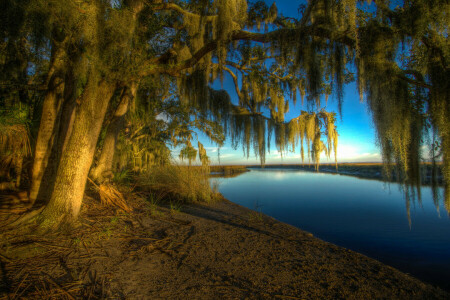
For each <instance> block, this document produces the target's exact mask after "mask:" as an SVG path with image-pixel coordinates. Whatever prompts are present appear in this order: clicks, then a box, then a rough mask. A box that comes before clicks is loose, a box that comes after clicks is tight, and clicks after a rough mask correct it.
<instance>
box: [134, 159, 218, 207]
mask: <svg viewBox="0 0 450 300" xmlns="http://www.w3.org/2000/svg"><path fill="white" fill-rule="evenodd" d="M208 175H209V172H208V170H206V169H204V168H191V167H187V166H179V165H167V166H157V167H153V168H152V169H150V170H149V171H148V172H147V174H144V175H141V177H140V178H139V183H138V186H139V188H141V189H142V190H144V191H149V192H151V193H154V194H155V195H156V197H157V198H159V199H165V200H167V201H168V202H173V203H194V202H206V203H210V202H213V201H214V200H216V199H217V196H218V193H217V186H214V187H211V184H210V182H209V176H208Z"/></svg>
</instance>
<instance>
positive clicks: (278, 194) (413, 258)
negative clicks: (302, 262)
mask: <svg viewBox="0 0 450 300" xmlns="http://www.w3.org/2000/svg"><path fill="white" fill-rule="evenodd" d="M219 183H220V186H219V190H220V192H221V193H222V194H223V195H224V196H225V198H227V199H229V200H230V201H233V202H235V203H238V204H240V205H243V206H245V207H248V208H251V209H254V210H258V211H261V212H263V213H265V214H267V215H269V216H272V217H274V218H276V219H278V220H280V221H283V222H285V223H288V224H291V225H294V226H297V227H299V228H301V229H303V230H306V231H309V232H311V233H313V234H314V236H316V237H318V238H320V239H323V240H325V241H328V242H331V243H334V244H337V245H339V246H343V247H346V248H349V249H352V250H354V251H357V252H360V253H363V254H365V255H367V256H370V257H373V258H375V259H377V260H379V261H382V262H384V263H386V264H389V265H391V266H394V267H396V268H398V269H400V270H402V271H403V272H406V273H410V274H412V275H414V276H415V277H418V278H420V279H422V280H424V281H428V282H431V283H434V284H438V285H440V286H441V287H443V288H446V289H450V284H449V281H450V219H449V217H448V215H447V212H446V211H445V208H444V205H443V203H439V207H438V208H437V207H436V206H435V204H434V202H433V200H432V197H431V190H430V188H428V187H423V190H422V201H421V203H418V202H417V201H416V202H415V203H411V204H410V216H411V226H410V224H409V221H408V215H407V209H406V202H405V198H404V196H403V192H402V191H400V190H399V187H398V185H397V184H390V185H387V184H385V183H383V182H380V181H376V180H365V179H358V178H354V177H349V176H339V175H332V174H321V173H311V172H305V171H299V170H286V169H270V170H261V169H253V170H252V171H251V172H248V173H245V174H243V175H240V176H238V177H235V178H226V179H220V180H219ZM441 192H442V191H441ZM441 202H442V201H441Z"/></svg>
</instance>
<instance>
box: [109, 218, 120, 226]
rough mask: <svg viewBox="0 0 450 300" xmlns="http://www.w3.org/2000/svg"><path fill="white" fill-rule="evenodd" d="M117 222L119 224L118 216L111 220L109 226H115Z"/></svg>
mask: <svg viewBox="0 0 450 300" xmlns="http://www.w3.org/2000/svg"><path fill="white" fill-rule="evenodd" d="M118 222H119V217H118V216H115V217H112V218H111V221H110V223H111V225H116V224H117V223H118Z"/></svg>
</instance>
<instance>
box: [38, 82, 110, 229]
mask: <svg viewBox="0 0 450 300" xmlns="http://www.w3.org/2000/svg"><path fill="white" fill-rule="evenodd" d="M93 77H94V78H93ZM95 77H96V76H95V75H93V74H91V76H90V78H89V81H88V84H87V86H86V87H85V90H84V92H83V94H82V96H81V99H80V100H81V101H80V105H79V107H78V108H77V111H76V115H75V119H74V123H73V128H72V133H71V135H70V138H69V140H68V142H67V145H66V148H65V149H64V151H63V152H62V155H61V160H60V164H59V167H58V171H57V176H56V180H55V184H54V188H53V192H52V195H51V197H50V201H49V203H48V205H47V206H46V207H45V209H44V210H43V212H42V213H41V216H40V217H41V219H42V221H43V222H42V226H44V227H55V226H58V225H59V224H60V223H61V222H65V221H67V222H71V221H73V220H75V219H76V218H77V216H78V214H79V212H80V208H81V203H82V200H83V195H84V190H85V186H86V180H87V176H88V173H89V168H90V167H91V164H92V160H93V157H94V153H95V147H96V144H97V140H98V136H99V134H100V130H101V126H102V123H103V119H104V117H105V114H106V110H107V107H108V103H109V101H110V99H111V97H112V95H113V93H114V90H115V84H111V83H109V82H106V81H105V80H103V79H99V78H98V77H97V78H95Z"/></svg>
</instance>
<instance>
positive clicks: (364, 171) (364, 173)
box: [211, 162, 443, 186]
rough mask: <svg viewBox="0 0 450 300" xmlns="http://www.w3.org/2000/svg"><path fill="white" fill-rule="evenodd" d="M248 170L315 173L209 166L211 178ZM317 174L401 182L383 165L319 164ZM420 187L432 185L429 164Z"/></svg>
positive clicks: (312, 168)
mask: <svg viewBox="0 0 450 300" xmlns="http://www.w3.org/2000/svg"><path fill="white" fill-rule="evenodd" d="M250 169H295V170H303V171H309V172H316V170H315V165H314V164H302V165H300V164H268V165H265V166H263V167H262V166H261V165H222V166H211V173H212V177H235V176H238V175H240V174H242V173H244V172H248V171H249V170H250ZM437 171H438V172H437V179H438V185H439V186H442V185H443V181H442V172H441V168H440V166H439V165H438V168H437ZM318 172H319V173H330V174H339V175H345V176H353V177H357V178H363V179H375V180H380V181H388V182H397V183H399V182H401V181H400V180H399V179H397V176H396V174H395V171H393V172H392V175H391V178H386V176H385V172H384V169H383V163H370V162H368V163H339V164H338V168H337V170H336V165H335V164H332V163H327V164H320V165H319V171H318ZM421 184H422V185H431V184H432V167H431V164H428V163H425V164H422V181H421Z"/></svg>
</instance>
